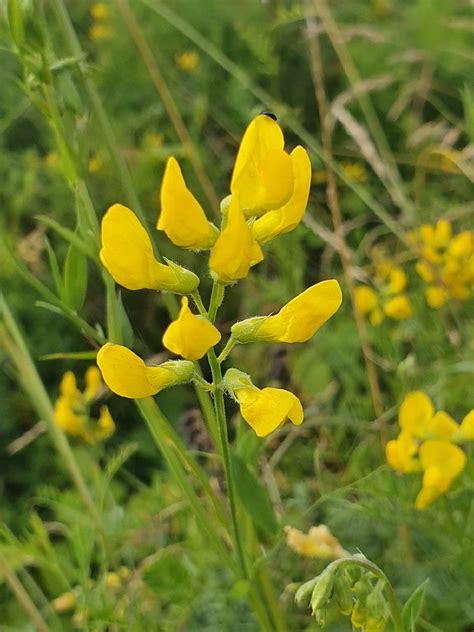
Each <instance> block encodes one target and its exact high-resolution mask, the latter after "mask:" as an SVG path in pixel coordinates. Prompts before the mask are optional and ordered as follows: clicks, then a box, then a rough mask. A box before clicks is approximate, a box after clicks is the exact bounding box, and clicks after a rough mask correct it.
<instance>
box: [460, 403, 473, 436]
mask: <svg viewBox="0 0 474 632" xmlns="http://www.w3.org/2000/svg"><path fill="white" fill-rule="evenodd" d="M459 434H460V437H461V439H464V440H465V441H474V410H471V411H470V412H468V413H467V415H466V416H465V417H464V419H463V420H462V422H461V426H460V429H459Z"/></svg>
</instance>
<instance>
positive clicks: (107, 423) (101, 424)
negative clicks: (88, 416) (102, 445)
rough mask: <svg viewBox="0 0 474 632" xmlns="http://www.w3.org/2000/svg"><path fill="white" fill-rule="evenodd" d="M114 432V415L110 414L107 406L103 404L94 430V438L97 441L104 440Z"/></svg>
mask: <svg viewBox="0 0 474 632" xmlns="http://www.w3.org/2000/svg"><path fill="white" fill-rule="evenodd" d="M114 432H115V423H114V420H113V419H112V415H111V414H110V411H109V409H108V408H107V406H101V407H100V415H99V419H98V421H97V426H96V428H95V432H94V439H95V440H97V441H103V440H104V439H108V438H109V437H111V436H112V435H113V434H114Z"/></svg>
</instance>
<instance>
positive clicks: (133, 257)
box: [99, 204, 199, 294]
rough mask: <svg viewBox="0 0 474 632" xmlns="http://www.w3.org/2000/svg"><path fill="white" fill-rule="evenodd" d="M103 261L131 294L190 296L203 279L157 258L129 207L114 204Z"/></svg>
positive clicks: (104, 234)
mask: <svg viewBox="0 0 474 632" xmlns="http://www.w3.org/2000/svg"><path fill="white" fill-rule="evenodd" d="M101 239H102V249H101V251H100V253H99V254H100V260H101V262H102V264H103V265H104V266H105V268H106V269H107V270H108V271H109V272H110V274H111V276H112V277H113V279H114V280H115V281H116V282H117V283H118V284H119V285H123V287H126V288H127V289H129V290H141V289H151V290H167V291H168V292H176V293H177V294H189V293H191V292H193V291H194V290H195V289H196V288H197V286H198V285H199V277H197V276H196V275H195V274H194V273H193V272H190V271H189V270H186V269H185V268H182V267H181V266H178V265H177V264H175V263H172V262H171V261H167V264H166V265H164V264H162V263H159V262H158V261H157V260H156V258H155V255H154V254H153V247H152V245H151V241H150V237H149V236H148V233H147V232H146V230H145V229H144V228H143V226H142V224H141V223H140V220H139V219H138V217H137V216H136V215H135V213H133V211H131V210H130V209H129V208H127V207H126V206H123V205H122V204H114V205H113V206H111V207H110V208H109V209H108V211H107V212H106V214H105V215H104V217H103V218H102V229H101Z"/></svg>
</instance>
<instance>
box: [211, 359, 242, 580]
mask: <svg viewBox="0 0 474 632" xmlns="http://www.w3.org/2000/svg"><path fill="white" fill-rule="evenodd" d="M207 357H208V360H209V366H210V367H211V372H212V380H213V384H214V410H215V413H216V421H217V426H218V429H219V439H220V448H221V454H222V459H223V462H224V471H225V481H226V485H227V495H228V497H229V506H230V514H231V518H232V528H233V532H234V542H235V549H236V553H237V558H238V560H239V565H240V569H241V572H242V576H243V577H244V578H246V579H248V577H249V575H248V570H247V562H246V560H245V553H244V547H243V544H242V536H241V533H240V525H239V522H238V516H237V502H236V493H235V485H234V477H233V474H232V463H231V460H230V449H229V436H228V433H227V421H226V414H225V406H224V393H223V390H222V372H221V367H220V365H219V363H218V362H217V358H216V354H215V351H214V349H210V350H209V352H208V354H207Z"/></svg>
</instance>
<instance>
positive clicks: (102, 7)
mask: <svg viewBox="0 0 474 632" xmlns="http://www.w3.org/2000/svg"><path fill="white" fill-rule="evenodd" d="M90 14H91V16H92V17H93V18H94V20H106V19H107V18H108V17H109V8H108V6H107V5H106V4H105V3H104V2H94V4H93V5H92V6H91V9H90Z"/></svg>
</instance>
